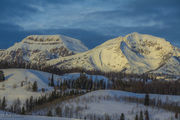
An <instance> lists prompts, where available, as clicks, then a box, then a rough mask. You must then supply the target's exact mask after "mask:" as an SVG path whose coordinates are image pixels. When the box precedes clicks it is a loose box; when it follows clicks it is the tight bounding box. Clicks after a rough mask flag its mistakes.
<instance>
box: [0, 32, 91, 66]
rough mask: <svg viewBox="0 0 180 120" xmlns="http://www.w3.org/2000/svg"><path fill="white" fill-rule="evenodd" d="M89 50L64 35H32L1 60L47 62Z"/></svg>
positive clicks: (0, 53) (8, 51)
mask: <svg viewBox="0 0 180 120" xmlns="http://www.w3.org/2000/svg"><path fill="white" fill-rule="evenodd" d="M86 50H88V48H87V47H86V46H84V45H83V44H82V43H81V42H80V41H79V40H77V39H73V38H70V37H67V36H63V35H31V36H28V37H26V38H25V39H23V40H22V41H21V42H19V43H16V44H14V45H13V46H12V47H10V48H8V49H7V50H1V51H0V60H2V61H8V62H17V61H18V63H21V62H31V63H32V62H35V63H37V62H38V63H39V62H46V61H47V60H50V59H55V58H61V57H64V56H70V55H73V54H76V53H79V52H84V51H86Z"/></svg>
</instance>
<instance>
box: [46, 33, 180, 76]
mask: <svg viewBox="0 0 180 120" xmlns="http://www.w3.org/2000/svg"><path fill="white" fill-rule="evenodd" d="M48 64H50V65H56V66H58V67H59V68H75V67H81V68H84V69H87V70H93V69H95V70H101V71H125V72H127V73H138V74H142V73H146V72H153V73H167V74H173V75H180V52H179V49H178V48H176V47H174V46H172V45H171V44H170V43H169V42H168V41H166V40H165V39H163V38H159V37H155V36H151V35H146V34H139V33H132V34H128V35H126V36H125V37H118V38H114V39H112V40H108V41H107V42H105V43H103V44H101V45H100V46H97V47H96V48H94V49H92V50H89V51H87V52H84V53H80V54H76V55H72V56H68V57H64V58H57V59H53V60H50V61H48Z"/></svg>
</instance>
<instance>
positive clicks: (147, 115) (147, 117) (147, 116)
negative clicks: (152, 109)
mask: <svg viewBox="0 0 180 120" xmlns="http://www.w3.org/2000/svg"><path fill="white" fill-rule="evenodd" d="M144 114H145V120H149V113H148V111H147V110H146V111H145V113H144Z"/></svg>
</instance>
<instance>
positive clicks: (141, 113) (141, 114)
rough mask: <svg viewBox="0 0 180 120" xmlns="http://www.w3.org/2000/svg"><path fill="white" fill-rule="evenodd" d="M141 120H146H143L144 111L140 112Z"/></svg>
mask: <svg viewBox="0 0 180 120" xmlns="http://www.w3.org/2000/svg"><path fill="white" fill-rule="evenodd" d="M139 120H144V119H143V112H142V111H140V116H139Z"/></svg>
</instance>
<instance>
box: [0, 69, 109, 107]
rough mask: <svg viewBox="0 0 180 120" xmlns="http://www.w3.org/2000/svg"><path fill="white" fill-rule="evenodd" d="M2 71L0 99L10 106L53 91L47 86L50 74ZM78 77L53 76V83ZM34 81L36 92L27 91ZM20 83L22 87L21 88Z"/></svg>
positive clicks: (12, 70) (99, 77)
mask: <svg viewBox="0 0 180 120" xmlns="http://www.w3.org/2000/svg"><path fill="white" fill-rule="evenodd" d="M2 71H3V72H4V74H5V78H6V80H5V81H4V82H0V97H1V99H2V97H3V96H5V97H6V98H7V101H8V104H11V103H12V102H13V101H14V100H16V99H17V98H19V99H20V100H21V102H22V103H23V102H24V101H25V100H26V99H27V98H30V96H33V97H34V98H36V97H38V96H41V95H43V94H45V93H48V92H50V91H52V90H53V87H50V86H49V85H48V83H49V78H51V76H52V74H50V73H47V72H41V71H36V70H29V69H2ZM79 76H80V73H71V74H65V75H62V76H58V75H54V83H55V84H56V83H57V81H60V82H61V81H63V80H64V79H65V80H68V79H76V78H78V77H79ZM87 77H92V79H94V80H95V79H98V80H101V79H104V80H108V79H107V78H105V77H103V76H95V75H92V76H91V75H87ZM34 81H37V85H38V92H32V90H29V87H31V86H32V84H33V82H34ZM22 82H23V86H21V84H22ZM42 88H44V89H45V91H46V92H45V93H43V92H42V91H41V89H42Z"/></svg>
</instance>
